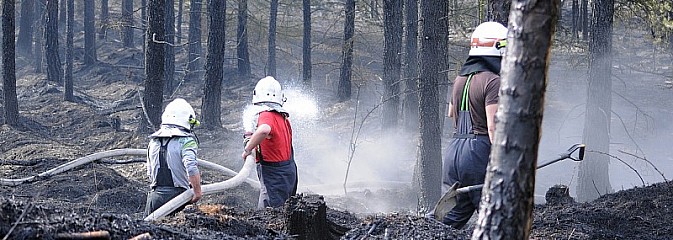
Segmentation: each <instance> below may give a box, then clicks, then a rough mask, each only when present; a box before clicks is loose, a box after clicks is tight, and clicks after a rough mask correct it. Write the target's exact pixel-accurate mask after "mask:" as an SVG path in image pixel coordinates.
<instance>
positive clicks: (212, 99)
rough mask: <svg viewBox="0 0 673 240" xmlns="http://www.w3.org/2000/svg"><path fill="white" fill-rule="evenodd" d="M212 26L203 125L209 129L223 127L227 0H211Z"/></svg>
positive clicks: (209, 33) (207, 59)
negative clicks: (221, 118) (222, 109)
mask: <svg viewBox="0 0 673 240" xmlns="http://www.w3.org/2000/svg"><path fill="white" fill-rule="evenodd" d="M208 9H209V11H210V25H209V26H210V27H209V29H210V30H209V31H208V56H207V57H206V84H205V85H204V89H203V93H204V96H203V103H202V104H201V105H202V106H203V107H202V108H201V114H202V115H203V125H204V126H205V127H206V128H207V129H217V128H221V127H222V120H220V117H221V116H220V115H221V110H220V109H221V108H222V101H221V99H222V97H221V96H222V78H223V75H224V74H223V66H224V47H225V42H226V41H225V19H226V18H225V15H226V12H227V5H226V2H225V1H210V6H209V8H208Z"/></svg>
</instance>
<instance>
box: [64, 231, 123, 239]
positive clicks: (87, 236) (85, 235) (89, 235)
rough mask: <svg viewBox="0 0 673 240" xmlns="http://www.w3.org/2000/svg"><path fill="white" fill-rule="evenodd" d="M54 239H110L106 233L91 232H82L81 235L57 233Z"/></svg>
mask: <svg viewBox="0 0 673 240" xmlns="http://www.w3.org/2000/svg"><path fill="white" fill-rule="evenodd" d="M55 238H56V239H63V240H80V239H87V240H94V239H110V233H109V232H108V231H105V230H102V231H93V232H83V233H59V234H56V237H55Z"/></svg>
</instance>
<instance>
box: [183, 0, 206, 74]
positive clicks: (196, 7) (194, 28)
mask: <svg viewBox="0 0 673 240" xmlns="http://www.w3.org/2000/svg"><path fill="white" fill-rule="evenodd" d="M202 9H203V6H202V5H201V0H191V1H190V4H189V33H188V36H187V37H188V41H189V43H188V44H189V47H188V48H187V49H188V54H187V61H189V62H188V64H187V77H186V78H187V79H198V76H199V74H197V71H198V70H200V69H201V10H202Z"/></svg>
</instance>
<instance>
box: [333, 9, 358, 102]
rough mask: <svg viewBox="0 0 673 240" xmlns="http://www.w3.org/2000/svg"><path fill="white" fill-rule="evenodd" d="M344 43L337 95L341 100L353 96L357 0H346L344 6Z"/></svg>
mask: <svg viewBox="0 0 673 240" xmlns="http://www.w3.org/2000/svg"><path fill="white" fill-rule="evenodd" d="M344 11H345V16H346V19H345V21H344V44H343V48H342V52H341V53H342V54H341V71H340V73H339V87H338V88H337V97H338V98H339V101H340V102H344V101H347V100H349V99H350V98H351V77H352V70H353V43H354V39H353V36H354V35H355V0H346V4H345V7H344Z"/></svg>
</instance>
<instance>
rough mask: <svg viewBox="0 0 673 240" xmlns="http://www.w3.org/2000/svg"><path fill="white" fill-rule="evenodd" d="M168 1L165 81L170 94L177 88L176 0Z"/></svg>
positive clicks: (165, 23)
mask: <svg viewBox="0 0 673 240" xmlns="http://www.w3.org/2000/svg"><path fill="white" fill-rule="evenodd" d="M165 1H166V10H165V11H166V21H165V22H164V25H165V26H164V27H165V31H166V44H164V47H166V62H165V63H164V82H165V83H166V89H165V92H166V93H167V94H168V95H170V94H171V93H172V92H173V90H175V85H176V84H175V79H174V76H175V48H174V45H173V43H174V42H175V41H174V39H175V8H174V6H175V0H165Z"/></svg>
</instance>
